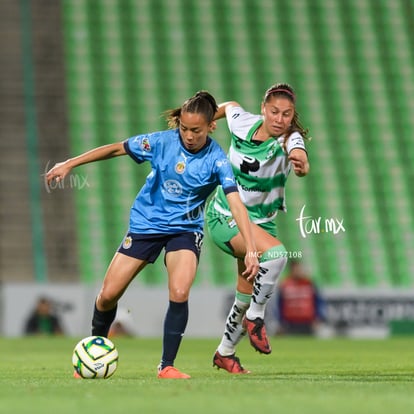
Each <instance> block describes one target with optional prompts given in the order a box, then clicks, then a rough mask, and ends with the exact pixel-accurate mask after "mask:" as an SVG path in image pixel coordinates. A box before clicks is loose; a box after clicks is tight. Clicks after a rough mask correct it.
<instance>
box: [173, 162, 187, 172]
mask: <svg viewBox="0 0 414 414" xmlns="http://www.w3.org/2000/svg"><path fill="white" fill-rule="evenodd" d="M184 170H185V162H184V161H178V162H177V164H175V172H176V173H177V174H182V173H183V172H184Z"/></svg>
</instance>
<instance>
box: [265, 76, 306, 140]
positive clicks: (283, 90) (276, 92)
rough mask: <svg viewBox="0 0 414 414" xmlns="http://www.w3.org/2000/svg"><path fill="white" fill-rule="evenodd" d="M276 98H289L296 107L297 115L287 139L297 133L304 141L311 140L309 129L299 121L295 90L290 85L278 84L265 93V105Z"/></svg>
mask: <svg viewBox="0 0 414 414" xmlns="http://www.w3.org/2000/svg"><path fill="white" fill-rule="evenodd" d="M275 96H280V97H283V98H287V99H289V101H290V102H292V103H293V105H295V113H294V115H293V119H292V124H291V125H290V127H289V129H288V131H287V132H286V137H288V136H290V135H291V134H292V133H293V132H295V131H297V132H299V134H301V135H302V137H303V138H304V139H308V140H310V137H308V132H309V129H308V128H306V129H305V128H304V127H303V126H302V124H301V122H300V120H299V114H298V111H297V110H296V93H295V91H294V89H293V88H292V87H291V86H290V85H289V84H288V83H276V84H274V85H272V86H271V87H270V88H269V89H268V90H267V91H266V92H265V94H264V97H263V103H266V102H269V100H270V98H272V97H275Z"/></svg>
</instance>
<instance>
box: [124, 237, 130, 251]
mask: <svg viewBox="0 0 414 414" xmlns="http://www.w3.org/2000/svg"><path fill="white" fill-rule="evenodd" d="M131 246H132V237H131V236H127V237H125V239H124V242H123V243H122V247H123V248H124V249H129V248H130V247H131Z"/></svg>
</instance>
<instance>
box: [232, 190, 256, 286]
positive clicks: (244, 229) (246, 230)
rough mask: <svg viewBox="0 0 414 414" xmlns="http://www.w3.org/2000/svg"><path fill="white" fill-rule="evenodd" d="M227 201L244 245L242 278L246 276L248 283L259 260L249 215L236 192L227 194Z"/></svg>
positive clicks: (254, 273) (253, 275)
mask: <svg viewBox="0 0 414 414" xmlns="http://www.w3.org/2000/svg"><path fill="white" fill-rule="evenodd" d="M227 200H228V202H229V206H230V210H231V213H232V215H233V217H234V219H235V220H236V223H237V226H238V227H239V230H240V233H241V235H242V236H243V239H244V242H245V244H246V255H245V257H244V264H245V265H246V270H245V271H244V272H243V276H246V278H247V280H248V281H252V280H253V279H254V278H255V277H256V275H257V273H258V271H259V259H258V253H257V250H256V244H255V242H254V240H253V233H252V229H251V225H250V219H249V215H248V213H247V210H246V207H245V206H244V204H243V203H242V201H241V199H240V196H239V193H238V192H233V193H229V194H227Z"/></svg>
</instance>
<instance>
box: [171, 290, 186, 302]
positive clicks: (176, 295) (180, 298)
mask: <svg viewBox="0 0 414 414" xmlns="http://www.w3.org/2000/svg"><path fill="white" fill-rule="evenodd" d="M189 294H190V291H189V289H186V288H182V287H170V300H171V301H173V302H186V301H187V300H188V297H189Z"/></svg>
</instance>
